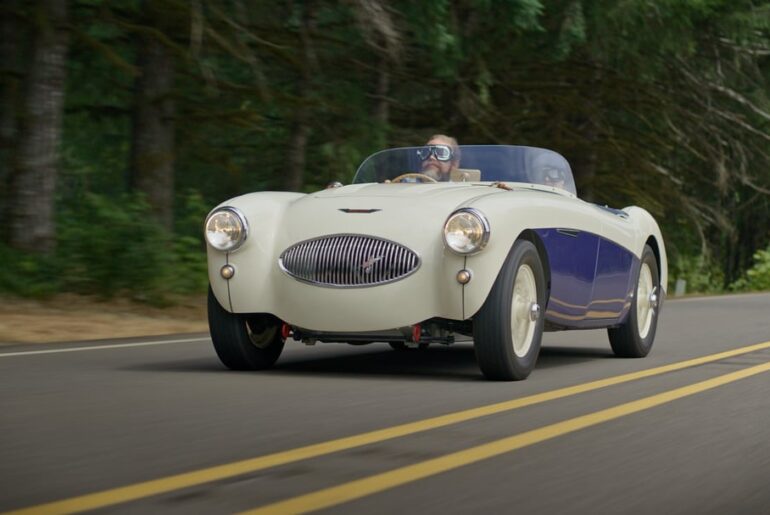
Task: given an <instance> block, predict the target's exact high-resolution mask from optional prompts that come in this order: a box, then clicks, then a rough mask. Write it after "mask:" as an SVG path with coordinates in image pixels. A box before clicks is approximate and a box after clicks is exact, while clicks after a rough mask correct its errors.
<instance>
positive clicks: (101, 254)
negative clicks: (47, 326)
mask: <svg viewBox="0 0 770 515" xmlns="http://www.w3.org/2000/svg"><path fill="white" fill-rule="evenodd" d="M180 200H181V202H180V204H181V209H180V210H179V211H180V213H179V216H178V220H179V223H178V227H177V230H176V231H175V234H169V233H168V232H167V231H165V230H164V229H163V228H162V227H160V226H159V225H158V224H157V223H155V222H154V219H153V217H152V215H151V213H150V210H149V208H148V206H147V204H146V202H144V200H143V199H142V197H141V196H137V195H120V196H117V197H107V196H102V195H95V194H85V195H83V197H82V198H81V199H80V201H79V202H77V203H72V204H73V205H71V206H69V207H66V208H64V209H63V210H62V211H61V213H60V215H59V217H58V235H59V239H58V245H57V249H56V252H55V254H53V255H52V256H40V255H31V254H25V253H21V252H18V251H14V250H11V249H9V248H8V247H5V246H0V260H2V262H3V263H4V265H5V266H4V267H2V270H0V291H4V292H9V293H13V294H17V295H22V296H41V295H47V294H52V293H57V292H74V293H81V294H94V295H101V296H106V297H112V296H116V295H124V296H128V297H131V298H132V299H134V300H139V301H144V302H150V303H154V304H159V303H164V302H166V301H167V300H168V299H169V297H170V296H172V295H174V294H189V293H200V292H204V291H205V289H206V284H207V276H206V255H205V247H204V245H203V240H202V223H203V218H204V217H205V214H206V207H205V205H204V203H203V201H202V199H201V198H200V196H198V195H196V194H194V193H189V194H187V195H186V196H185V197H184V198H182V199H180Z"/></svg>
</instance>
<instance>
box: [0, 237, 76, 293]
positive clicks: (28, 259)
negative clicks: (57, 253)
mask: <svg viewBox="0 0 770 515" xmlns="http://www.w3.org/2000/svg"><path fill="white" fill-rule="evenodd" d="M0 263H3V266H2V267H0V292H5V293H11V294H14V295H22V296H25V297H42V296H46V295H50V294H52V293H56V292H57V291H59V290H60V288H61V274H60V270H59V267H58V266H57V264H58V262H57V260H56V259H55V258H52V257H50V256H46V255H41V254H31V253H26V252H20V251H18V250H14V249H11V248H9V247H8V246H6V245H4V244H0Z"/></svg>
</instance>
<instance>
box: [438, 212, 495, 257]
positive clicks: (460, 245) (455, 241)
mask: <svg viewBox="0 0 770 515" xmlns="http://www.w3.org/2000/svg"><path fill="white" fill-rule="evenodd" d="M488 240H489V222H487V219H486V218H485V217H484V215H482V214H481V213H480V212H479V211H477V210H475V209H471V208H464V209H460V210H458V211H455V212H454V213H452V214H451V215H450V216H449V218H447V221H446V223H445V224H444V242H445V243H446V246H447V247H449V249H450V250H452V251H454V252H457V253H458V254H473V253H475V252H478V251H480V250H481V249H483V248H484V247H485V246H486V245H487V241H488Z"/></svg>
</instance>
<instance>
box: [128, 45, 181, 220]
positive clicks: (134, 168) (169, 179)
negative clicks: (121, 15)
mask: <svg viewBox="0 0 770 515" xmlns="http://www.w3.org/2000/svg"><path fill="white" fill-rule="evenodd" d="M137 65H138V67H139V70H140V75H139V76H138V77H137V79H136V82H135V84H134V113H133V128H132V139H131V169H130V174H131V175H130V186H131V188H132V189H134V190H136V191H140V192H142V193H144V194H145V196H146V199H147V202H148V203H149V205H150V208H151V209H152V211H153V213H154V214H155V216H156V218H157V219H158V221H159V222H160V223H161V224H162V225H163V227H165V228H166V229H168V230H172V228H173V222H174V211H173V209H174V114H175V110H174V109H175V107H174V102H173V99H172V89H173V85H174V66H173V61H172V56H171V54H170V51H169V49H168V48H166V47H165V46H164V45H163V44H162V43H161V42H159V41H158V40H157V39H156V38H154V37H152V36H151V35H150V36H141V38H140V41H139V49H138V53H137Z"/></svg>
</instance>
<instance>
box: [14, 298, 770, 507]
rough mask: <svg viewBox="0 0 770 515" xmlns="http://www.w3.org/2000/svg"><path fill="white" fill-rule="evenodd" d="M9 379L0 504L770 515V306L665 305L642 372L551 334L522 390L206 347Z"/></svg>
mask: <svg viewBox="0 0 770 515" xmlns="http://www.w3.org/2000/svg"><path fill="white" fill-rule="evenodd" d="M87 336H88V335H87V334H84V335H83V338H84V339H86V338H87ZM0 378H1V381H2V388H1V389H0V435H2V438H0V512H5V511H10V510H20V509H30V512H31V513H43V512H44V510H49V512H52V513H63V512H78V511H84V510H91V509H96V510H98V511H97V512H100V513H137V512H148V513H152V512H164V513H180V514H182V513H184V514H189V513H235V512H243V511H247V512H252V511H255V510H256V512H264V513H269V512H275V513H287V512H307V511H316V510H317V511H319V512H326V513H345V514H348V513H349V514H353V513H364V512H366V513H383V514H386V513H387V514H391V513H394V512H402V513H421V514H424V513H442V514H443V513H468V512H479V513H503V512H513V511H522V512H525V513H530V514H531V513H549V514H550V513H565V512H569V513H592V514H593V513H624V514H628V513H632V514H633V513H640V514H642V513H667V514H672V513H697V514H704V513H714V514H717V513H719V514H723V513H731V514H735V513H746V514H755V513H768V512H770V511H769V510H770V488H768V486H770V479H769V478H770V295H768V294H755V295H742V296H727V297H710V298H692V299H684V300H672V301H669V302H667V304H666V305H665V309H664V312H663V313H662V316H661V319H660V325H659V327H658V333H657V339H656V342H655V347H654V348H653V351H652V353H651V354H650V355H649V356H648V357H647V358H645V359H619V358H615V357H613V355H612V353H611V351H610V347H609V343H608V341H607V336H606V333H605V332H604V331H580V332H564V333H546V334H545V335H544V338H543V349H542V352H541V355H540V359H539V361H538V365H537V368H536V369H535V371H534V372H533V374H532V375H531V376H530V377H529V379H527V380H526V381H523V382H510V383H501V382H488V381H485V380H484V379H483V378H482V376H481V374H480V372H479V370H478V368H477V365H476V363H475V360H474V355H473V349H472V347H471V345H470V344H468V343H460V344H456V345H454V346H452V347H443V346H438V347H435V348H434V347H431V348H429V349H426V350H412V351H408V352H395V351H393V350H391V349H390V348H389V347H388V346H387V345H385V344H372V345H368V346H363V347H352V346H348V345H343V344H318V345H316V346H313V347H306V346H304V345H303V344H301V343H298V342H290V343H287V346H286V349H285V350H284V354H283V355H282V356H281V358H280V359H279V361H278V363H277V365H276V367H275V368H274V369H272V370H270V371H267V372H258V373H244V372H231V371H228V370H225V369H224V368H223V367H222V366H221V365H220V363H219V361H218V359H217V357H216V355H215V354H214V351H213V348H212V347H211V343H210V341H209V339H208V337H207V335H205V334H198V335H178V336H174V337H158V338H140V339H132V340H125V339H124V340H113V341H96V342H95V341H89V342H80V343H78V342H73V343H68V344H57V345H44V346H43V345H39V346H37V345H36V346H29V345H27V346H2V347H0Z"/></svg>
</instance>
